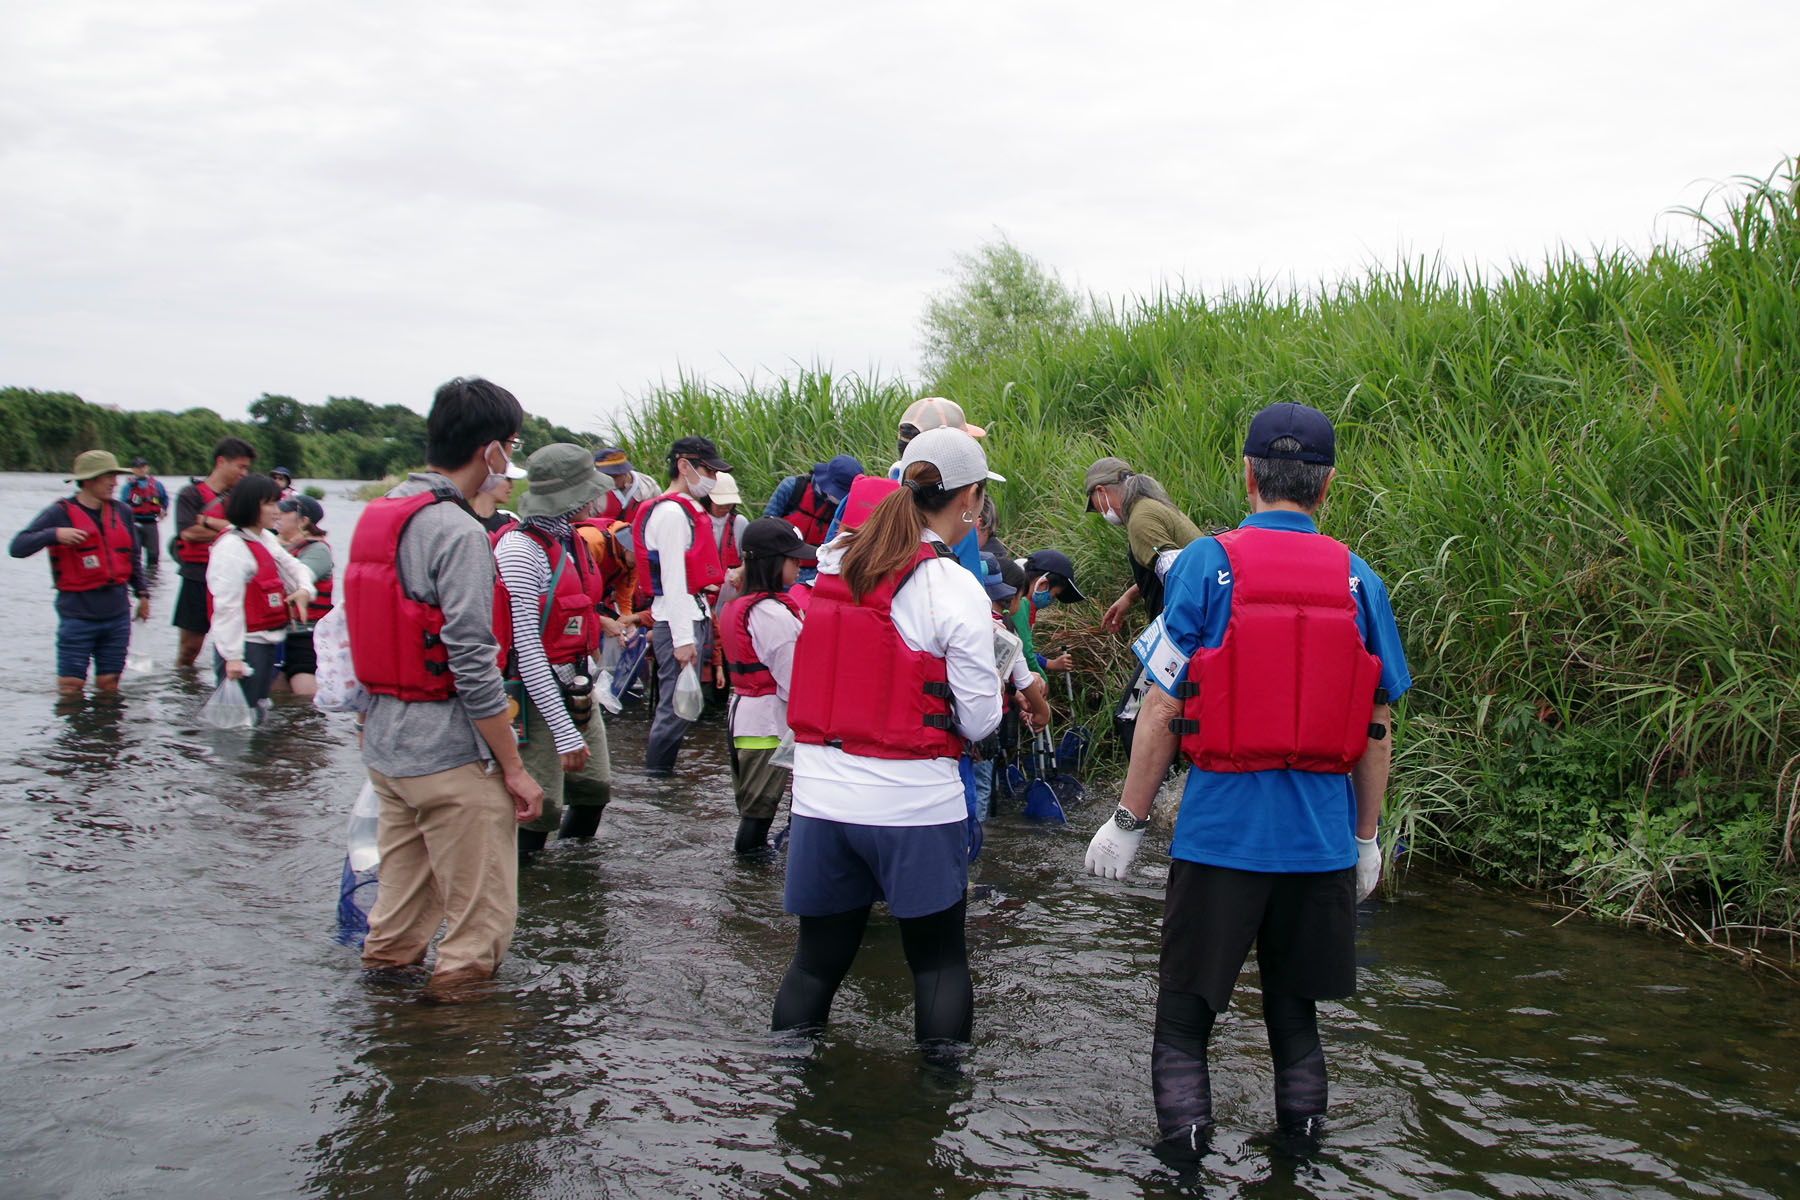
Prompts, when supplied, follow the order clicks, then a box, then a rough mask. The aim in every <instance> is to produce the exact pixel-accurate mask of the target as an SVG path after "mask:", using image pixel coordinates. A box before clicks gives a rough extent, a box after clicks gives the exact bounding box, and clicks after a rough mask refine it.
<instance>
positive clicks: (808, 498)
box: [782, 480, 837, 546]
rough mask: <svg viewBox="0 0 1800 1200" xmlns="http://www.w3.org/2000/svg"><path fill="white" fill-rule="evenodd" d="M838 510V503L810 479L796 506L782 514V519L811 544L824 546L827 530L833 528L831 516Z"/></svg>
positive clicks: (803, 539)
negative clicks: (816, 486)
mask: <svg viewBox="0 0 1800 1200" xmlns="http://www.w3.org/2000/svg"><path fill="white" fill-rule="evenodd" d="M836 512H837V505H836V504H835V503H833V502H832V500H831V498H830V497H828V496H826V495H825V494H824V493H823V492H821V491H819V490H818V489H817V488H815V487H814V486H813V485H812V481H811V480H808V481H807V484H806V486H805V487H804V488H802V489H801V490H800V497H799V499H797V500H795V501H794V507H793V508H790V509H789V510H788V511H787V512H786V513H784V514H783V515H782V519H783V520H785V521H786V522H787V523H788V524H789V525H792V526H793V527H794V528H795V529H797V530H799V532H800V540H801V541H803V542H805V543H806V544H807V545H809V546H823V545H824V544H825V531H826V530H827V529H829V528H831V518H832V516H833V515H834V514H835V513H836Z"/></svg>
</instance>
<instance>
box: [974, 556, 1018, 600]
mask: <svg viewBox="0 0 1800 1200" xmlns="http://www.w3.org/2000/svg"><path fill="white" fill-rule="evenodd" d="M981 586H982V587H983V588H985V589H986V590H987V594H988V599H989V600H1002V601H1004V600H1011V599H1012V598H1013V597H1014V596H1016V595H1018V594H1019V589H1018V588H1016V587H1014V586H1013V585H1012V584H1010V583H1008V582H1006V574H1005V572H1004V570H1003V569H1002V567H1001V565H1000V556H999V555H997V554H983V555H982V556H981Z"/></svg>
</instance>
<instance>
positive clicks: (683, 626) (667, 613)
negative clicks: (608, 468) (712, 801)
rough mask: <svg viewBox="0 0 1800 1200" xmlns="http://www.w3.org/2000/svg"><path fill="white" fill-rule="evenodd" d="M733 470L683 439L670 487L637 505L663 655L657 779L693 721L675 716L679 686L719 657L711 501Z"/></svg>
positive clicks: (717, 565)
mask: <svg viewBox="0 0 1800 1200" xmlns="http://www.w3.org/2000/svg"><path fill="white" fill-rule="evenodd" d="M729 470H731V464H730V463H728V462H726V461H725V460H724V459H723V458H720V457H719V448H718V447H717V446H715V445H713V443H712V440H711V439H710V438H703V437H684V438H677V439H676V440H675V444H674V445H673V446H671V447H670V448H669V486H668V489H667V490H666V491H664V492H663V494H662V495H660V496H657V497H655V498H654V499H652V500H649V501H646V502H645V503H643V504H641V505H639V506H638V511H637V515H636V516H635V517H633V519H632V530H631V533H632V544H633V545H634V546H636V547H638V550H637V569H638V591H639V593H640V594H643V595H648V596H649V597H650V615H651V616H652V617H653V618H654V619H655V622H656V623H655V625H654V626H653V627H652V628H651V631H650V645H651V649H652V650H653V651H654V652H655V654H656V693H657V694H656V716H655V717H654V718H652V720H651V722H650V740H649V745H648V747H647V748H646V750H645V753H644V767H645V769H646V770H647V771H648V772H649V773H650V774H652V775H672V774H674V772H675V756H676V754H677V753H679V752H680V750H681V739H682V737H683V736H684V735H685V734H686V733H687V729H688V726H689V725H690V724H692V722H690V721H688V720H686V719H684V718H683V717H681V716H679V715H677V714H676V712H675V687H676V681H677V679H678V678H679V676H680V674H681V672H682V670H683V669H684V668H687V667H690V666H693V667H695V669H696V671H697V670H698V667H697V665H696V664H699V663H702V662H705V661H706V658H707V656H708V655H709V654H710V653H711V651H712V617H711V612H710V610H709V609H708V607H707V601H706V589H708V588H711V587H717V586H718V585H719V584H721V583H723V582H724V581H725V568H724V564H723V562H721V560H720V558H719V544H718V542H717V541H716V540H715V539H714V538H713V528H712V518H711V517H710V516H709V515H708V514H707V511H706V505H705V503H704V502H705V500H706V498H707V497H708V496H710V495H712V490H713V484H714V481H715V480H717V479H718V476H719V472H720V471H729Z"/></svg>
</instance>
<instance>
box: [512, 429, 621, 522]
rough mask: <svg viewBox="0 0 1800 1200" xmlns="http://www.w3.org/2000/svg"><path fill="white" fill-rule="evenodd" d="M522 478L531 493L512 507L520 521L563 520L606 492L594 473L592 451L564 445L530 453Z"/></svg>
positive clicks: (560, 444) (581, 447)
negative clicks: (531, 519)
mask: <svg viewBox="0 0 1800 1200" xmlns="http://www.w3.org/2000/svg"><path fill="white" fill-rule="evenodd" d="M525 478H526V479H528V480H529V481H530V483H531V490H530V491H528V492H526V493H525V494H524V495H523V496H521V497H520V498H519V502H518V504H517V505H516V507H517V509H518V512H519V515H520V516H521V517H560V516H564V515H566V514H568V513H572V512H575V511H576V510H577V509H580V508H582V507H583V506H584V505H587V504H589V503H592V502H593V501H594V500H596V499H598V498H599V497H601V496H603V495H605V494H606V492H607V490H608V488H607V485H606V483H605V482H604V481H603V480H602V479H601V478H600V472H598V471H596V470H595V469H594V454H593V451H591V450H589V449H588V448H587V447H586V446H576V445H572V444H570V443H568V442H552V443H551V444H550V445H548V446H545V447H543V448H541V449H539V450H536V451H533V452H532V455H531V457H530V458H528V459H526V460H525Z"/></svg>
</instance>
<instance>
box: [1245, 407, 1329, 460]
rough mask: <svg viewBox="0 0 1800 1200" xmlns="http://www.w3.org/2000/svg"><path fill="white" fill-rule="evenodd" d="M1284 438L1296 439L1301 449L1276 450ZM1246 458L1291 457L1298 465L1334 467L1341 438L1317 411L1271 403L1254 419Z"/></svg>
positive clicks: (1246, 442) (1246, 441)
mask: <svg viewBox="0 0 1800 1200" xmlns="http://www.w3.org/2000/svg"><path fill="white" fill-rule="evenodd" d="M1280 438H1293V439H1294V440H1295V441H1296V442H1299V443H1300V448H1299V449H1298V450H1284V451H1275V450H1271V449H1269V446H1270V445H1271V444H1272V443H1274V442H1275V441H1277V440H1278V439H1280ZM1244 457H1245V458H1287V459H1293V460H1294V461H1296V462H1309V463H1318V464H1320V465H1321V466H1327V467H1328V466H1331V465H1332V464H1333V463H1334V462H1336V461H1337V435H1336V434H1335V433H1333V432H1332V429H1331V421H1330V420H1329V419H1327V418H1326V416H1325V414H1324V413H1322V412H1320V411H1319V410H1318V409H1316V408H1309V407H1307V406H1306V405H1304V404H1296V403H1294V402H1293V401H1291V400H1289V401H1284V402H1282V403H1280V404H1271V405H1269V406H1268V407H1267V408H1265V409H1263V410H1262V411H1261V412H1259V413H1257V414H1256V415H1255V416H1254V417H1251V418H1250V432H1249V433H1248V434H1246V435H1245V437H1244Z"/></svg>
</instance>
